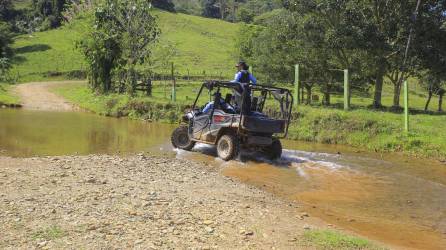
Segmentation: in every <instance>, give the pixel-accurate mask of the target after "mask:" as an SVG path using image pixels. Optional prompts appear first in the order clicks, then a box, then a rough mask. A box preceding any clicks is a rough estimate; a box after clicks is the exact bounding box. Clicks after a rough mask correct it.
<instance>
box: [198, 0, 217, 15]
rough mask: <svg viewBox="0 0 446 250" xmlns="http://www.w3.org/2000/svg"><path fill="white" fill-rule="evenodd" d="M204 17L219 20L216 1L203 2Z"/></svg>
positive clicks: (207, 0) (205, 0)
mask: <svg viewBox="0 0 446 250" xmlns="http://www.w3.org/2000/svg"><path fill="white" fill-rule="evenodd" d="M202 15H203V16H204V17H211V18H221V13H220V7H219V6H218V3H217V0H204V1H203V13H202Z"/></svg>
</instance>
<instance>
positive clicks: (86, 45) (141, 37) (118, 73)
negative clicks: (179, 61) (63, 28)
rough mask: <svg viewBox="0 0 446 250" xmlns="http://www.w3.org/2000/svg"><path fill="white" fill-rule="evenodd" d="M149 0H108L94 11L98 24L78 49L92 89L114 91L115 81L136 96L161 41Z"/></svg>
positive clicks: (95, 24) (96, 23) (80, 43)
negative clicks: (140, 68)
mask: <svg viewBox="0 0 446 250" xmlns="http://www.w3.org/2000/svg"><path fill="white" fill-rule="evenodd" d="M151 12H152V11H151V4H150V2H149V1H146V0H105V1H104V3H103V4H101V5H100V6H99V7H98V8H97V9H96V11H95V23H94V25H93V29H92V31H91V32H90V34H89V35H88V37H85V38H84V39H82V40H81V41H80V42H79V45H78V47H79V48H80V49H81V51H82V52H83V54H84V55H85V57H86V59H87V61H88V63H89V66H90V70H89V80H90V83H91V86H92V87H93V88H94V89H96V90H98V91H101V92H105V93H106V92H109V91H112V90H113V87H114V86H116V85H114V82H113V79H115V82H116V81H117V82H118V83H119V84H120V85H121V86H120V87H123V88H125V89H126V90H127V92H128V93H130V94H133V93H134V91H135V88H136V84H137V80H138V74H137V69H136V67H137V65H141V64H143V63H144V62H145V61H146V60H147V59H148V58H149V57H150V56H151V52H152V49H153V48H152V45H153V44H154V43H155V42H156V41H157V40H158V37H159V34H160V30H159V28H158V25H157V20H156V17H155V16H153V15H152V14H151Z"/></svg>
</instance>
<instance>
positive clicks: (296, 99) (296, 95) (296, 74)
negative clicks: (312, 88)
mask: <svg viewBox="0 0 446 250" xmlns="http://www.w3.org/2000/svg"><path fill="white" fill-rule="evenodd" d="M299 89H300V88H299V64H296V65H295V71H294V106H296V107H297V105H298V104H299V102H300V91H299Z"/></svg>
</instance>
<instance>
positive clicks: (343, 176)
mask: <svg viewBox="0 0 446 250" xmlns="http://www.w3.org/2000/svg"><path fill="white" fill-rule="evenodd" d="M174 127H175V126H172V125H166V124H158V123H146V122H140V121H133V120H128V119H115V118H108V117H101V116H97V115H94V114H89V113H82V112H37V111H26V110H10V109H3V110H0V154H1V155H6V156H12V157H32V156H49V155H85V154H96V153H100V154H102V153H105V154H125V153H133V152H141V151H145V152H149V153H152V154H163V155H170V156H172V157H179V158H186V159H189V160H195V161H205V162H207V163H208V164H210V165H219V166H221V165H224V166H225V168H223V169H224V170H223V171H222V173H223V174H224V175H227V176H230V177H233V178H237V179H239V180H240V181H243V182H246V183H249V184H251V185H254V186H257V187H259V188H262V189H265V190H267V191H269V192H272V193H274V194H276V195H277V196H280V197H282V198H284V199H289V200H290V201H297V202H299V203H301V204H302V205H303V206H304V207H306V209H307V211H308V213H309V214H310V215H311V216H316V217H320V218H322V219H324V220H325V221H327V223H330V224H333V225H334V226H338V227H341V228H346V229H348V230H351V231H354V232H357V233H359V234H361V235H364V236H366V237H369V238H371V239H375V240H378V241H382V242H384V243H388V244H390V245H395V246H400V247H402V248H414V249H446V165H445V164H442V163H440V162H438V161H434V160H425V159H414V158H409V157H405V156H402V155H400V154H375V153H367V152H361V151H359V150H358V149H354V148H349V147H342V146H330V145H320V144H312V143H303V142H296V141H283V143H284V148H286V150H284V154H283V157H282V158H281V159H280V160H278V161H275V162H269V161H267V160H264V159H262V157H261V156H259V155H255V154H254V155H253V154H243V155H242V156H241V158H240V159H239V160H238V161H231V162H223V161H221V160H219V159H218V158H217V157H216V153H215V150H214V149H213V148H212V147H210V146H207V145H197V146H196V148H195V149H194V151H195V152H185V151H177V150H173V149H172V147H171V146H170V142H169V140H170V133H171V131H172V130H173V129H174Z"/></svg>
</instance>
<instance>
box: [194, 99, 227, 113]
mask: <svg viewBox="0 0 446 250" xmlns="http://www.w3.org/2000/svg"><path fill="white" fill-rule="evenodd" d="M220 105H221V106H223V107H224V108H225V109H227V110H230V111H232V112H235V110H234V109H233V108H232V107H231V106H229V105H228V104H227V103H225V102H224V101H223V100H220ZM212 109H214V102H209V103H208V104H206V106H205V107H204V108H203V110H202V111H201V112H203V113H208V112H209V111H211V110H212Z"/></svg>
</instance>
